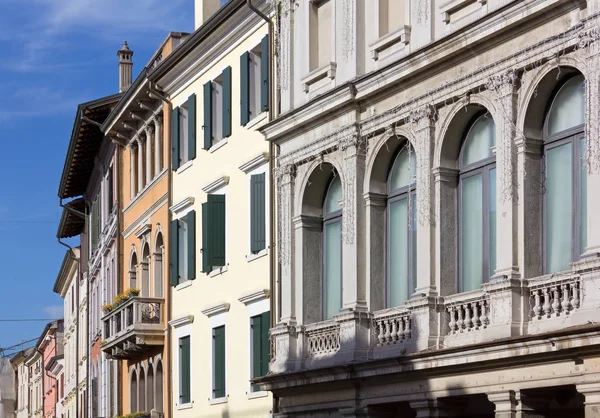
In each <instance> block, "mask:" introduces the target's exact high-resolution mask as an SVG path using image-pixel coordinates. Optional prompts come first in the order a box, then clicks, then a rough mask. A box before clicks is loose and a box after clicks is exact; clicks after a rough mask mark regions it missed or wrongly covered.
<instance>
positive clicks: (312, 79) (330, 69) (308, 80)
mask: <svg viewBox="0 0 600 418" xmlns="http://www.w3.org/2000/svg"><path fill="white" fill-rule="evenodd" d="M336 71H337V64H336V63H335V62H333V61H332V62H330V63H329V64H326V65H324V66H322V67H320V68H317V69H316V70H313V71H311V72H310V73H308V74H306V75H305V76H304V77H303V78H302V79H301V80H300V83H302V88H303V90H304V92H305V93H308V92H309V91H310V86H311V85H313V84H315V83H316V82H317V81H319V80H323V79H324V78H330V79H331V80H333V79H334V78H335V73H336Z"/></svg>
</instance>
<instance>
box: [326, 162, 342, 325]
mask: <svg viewBox="0 0 600 418" xmlns="http://www.w3.org/2000/svg"><path fill="white" fill-rule="evenodd" d="M336 177H339V174H337V172H336V173H335V175H334V176H332V178H331V179H330V180H329V183H328V185H327V190H326V192H325V195H324V197H323V205H322V210H323V217H322V222H321V248H322V251H321V253H322V255H323V259H322V260H321V300H322V303H321V317H322V318H323V320H328V319H330V318H327V309H326V305H325V301H326V300H327V299H326V297H327V291H326V289H327V286H326V283H325V279H326V274H325V272H326V269H327V258H326V256H325V248H327V247H326V246H327V234H326V233H325V230H326V229H327V226H328V225H331V224H334V223H337V222H339V223H340V241H341V243H340V246H341V248H342V251H341V252H340V274H341V280H340V301H341V303H340V308H339V309H338V313H339V311H341V309H342V307H343V306H344V248H343V238H342V233H341V232H342V229H343V228H342V227H343V212H344V208H343V206H342V208H340V209H339V210H336V211H334V212H331V213H325V204H326V202H327V196H328V195H329V192H330V190H331V186H332V185H333V183H334V181H335V179H336ZM341 182H342V179H341V178H340V183H341ZM341 187H342V199H343V198H344V197H343V196H344V194H343V187H344V186H343V183H342V185H341Z"/></svg>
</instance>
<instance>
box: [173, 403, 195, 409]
mask: <svg viewBox="0 0 600 418" xmlns="http://www.w3.org/2000/svg"><path fill="white" fill-rule="evenodd" d="M193 407H194V403H193V402H188V403H184V404H181V405H177V409H178V410H179V411H181V410H182V409H191V408H193Z"/></svg>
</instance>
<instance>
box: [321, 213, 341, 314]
mask: <svg viewBox="0 0 600 418" xmlns="http://www.w3.org/2000/svg"><path fill="white" fill-rule="evenodd" d="M324 229H325V230H324V234H325V251H324V257H325V271H324V273H325V277H324V279H325V295H324V314H325V318H324V319H330V318H333V316H334V315H335V314H337V313H338V312H339V311H340V308H341V307H342V220H341V219H340V218H337V220H335V221H333V222H326V223H325V227H324Z"/></svg>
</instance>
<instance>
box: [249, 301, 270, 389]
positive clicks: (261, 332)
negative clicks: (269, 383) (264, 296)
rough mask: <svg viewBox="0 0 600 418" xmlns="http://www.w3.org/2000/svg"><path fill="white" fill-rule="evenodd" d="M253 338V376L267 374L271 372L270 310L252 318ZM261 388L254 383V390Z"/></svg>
mask: <svg viewBox="0 0 600 418" xmlns="http://www.w3.org/2000/svg"><path fill="white" fill-rule="evenodd" d="M250 329H251V332H252V334H251V338H252V378H256V377H261V376H266V375H267V373H268V372H269V312H264V313H262V314H261V315H257V316H253V317H252V318H250ZM258 390H260V388H259V386H258V385H255V384H253V385H252V391H253V392H256V391H258Z"/></svg>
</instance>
